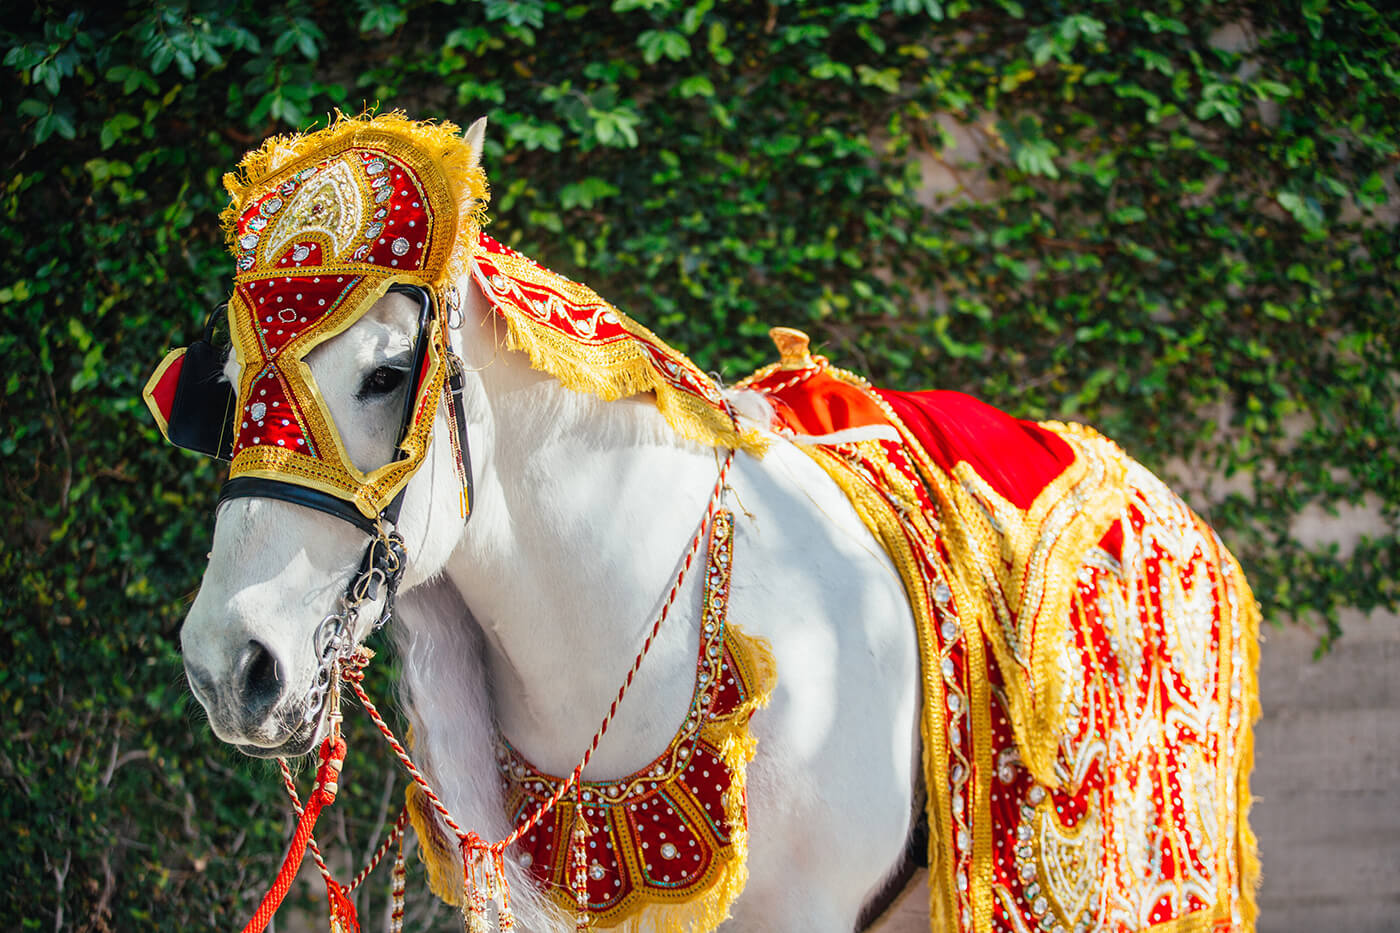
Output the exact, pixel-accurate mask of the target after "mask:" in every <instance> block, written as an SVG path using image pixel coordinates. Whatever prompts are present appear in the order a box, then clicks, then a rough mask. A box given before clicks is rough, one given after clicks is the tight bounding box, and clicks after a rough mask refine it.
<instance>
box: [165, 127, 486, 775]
mask: <svg viewBox="0 0 1400 933" xmlns="http://www.w3.org/2000/svg"><path fill="white" fill-rule="evenodd" d="M483 131H484V121H478V122H477V124H475V125H474V126H473V127H472V128H471V129H470V130H469V131H468V132H467V133H466V134H465V135H464V136H462V135H458V134H457V132H456V128H455V127H452V126H451V125H440V126H430V125H426V124H420V123H413V122H411V121H408V120H405V119H403V118H401V117H398V116H397V115H390V116H389V117H378V118H374V119H364V118H361V119H341V120H340V121H339V122H337V123H336V124H335V125H334V126H332V127H331V128H329V129H327V130H322V131H319V132H317V133H311V134H307V135H306V136H302V137H297V138H294V139H291V140H288V139H274V140H271V141H269V143H267V144H266V145H264V146H263V148H262V149H260V150H258V151H257V152H254V153H252V154H250V155H249V156H248V157H246V158H245V159H244V161H243V163H242V165H241V166H240V168H241V175H239V176H233V175H231V176H227V177H226V178H225V184H226V186H228V187H229V190H230V193H231V195H232V204H231V206H230V208H229V210H228V211H227V212H226V213H225V215H224V221H225V227H226V230H227V231H228V234H229V239H230V243H231V246H232V248H233V252H234V256H235V263H236V268H237V272H236V275H235V288H234V294H233V296H232V298H231V299H230V303H229V311H228V314H229V325H230V331H231V333H232V338H233V352H232V353H231V354H229V357H228V359H227V361H226V363H225V364H224V365H223V367H222V377H223V378H226V379H227V384H226V385H225V386H224V389H223V391H224V392H225V393H227V394H228V395H229V398H230V401H229V405H228V408H229V410H230V411H231V415H230V414H228V413H225V415H224V417H226V418H227V421H226V422H224V424H227V425H228V426H229V427H230V430H229V431H227V432H221V433H222V434H223V435H224V436H223V437H222V438H221V440H220V449H219V451H218V452H220V453H222V454H223V455H225V456H226V457H228V458H230V459H231V461H232V462H231V466H230V479H229V482H228V484H227V485H226V486H225V489H224V493H223V495H222V496H221V499H220V504H219V507H218V510H217V513H216V523H215V529H214V538H213V547H212V549H211V551H210V554H209V564H208V567H207V569H206V570H205V573H204V577H203V582H202V585H201V587H200V590H199V594H198V596H197V597H196V599H195V601H194V604H193V605H192V607H191V608H190V611H189V614H188V616H187V618H186V620H185V624H184V627H183V630H182V633H181V645H182V649H183V654H184V662H185V669H186V674H187V676H188V679H189V683H190V687H191V690H192V692H193V693H194V695H195V697H196V698H197V699H198V700H199V702H200V703H201V704H202V705H203V707H204V709H205V710H206V711H207V713H208V716H209V722H210V725H211V726H212V728H213V731H214V733H215V734H216V735H217V736H218V737H219V738H220V739H222V740H223V741H226V742H229V743H231V744H234V745H236V746H237V747H239V748H240V749H241V750H242V751H244V752H246V753H247V754H250V755H254V756H258V757H274V756H288V755H298V754H302V753H305V752H306V751H308V750H310V749H311V748H313V747H314V746H315V744H316V742H317V741H318V740H319V737H320V736H321V735H322V734H323V733H324V731H325V729H326V726H327V691H326V685H327V679H328V673H329V672H328V667H329V665H330V664H332V663H333V662H334V661H335V660H336V658H337V657H338V656H339V657H344V655H345V652H346V650H347V649H353V647H354V646H355V645H357V644H358V643H359V642H360V641H362V640H363V639H364V638H365V637H366V636H367V634H368V633H369V631H370V629H371V627H372V626H373V625H374V624H375V621H376V620H378V619H380V618H381V616H382V615H383V614H384V612H385V608H386V602H387V601H388V600H389V599H391V598H392V592H393V586H392V585H390V586H385V585H381V584H382V583H383V579H382V576H383V575H382V574H381V575H380V577H378V578H377V577H376V576H375V575H374V572H367V571H369V570H370V568H369V565H370V564H371V563H374V561H375V558H374V555H372V554H371V552H370V550H369V549H368V546H369V545H370V543H371V542H373V541H376V540H378V541H379V542H380V545H381V548H382V546H383V545H384V544H385V543H386V542H387V541H388V540H389V538H388V533H389V532H390V531H392V533H393V541H394V542H395V547H396V548H397V547H401V548H402V552H403V554H402V559H400V558H399V557H398V556H397V555H396V554H395V555H390V557H389V558H388V560H389V562H390V563H391V564H393V565H395V568H398V566H399V565H400V564H401V565H402V566H401V572H402V579H401V583H402V585H403V586H405V587H411V586H413V585H414V584H416V583H418V582H420V581H422V580H424V579H426V578H428V577H430V576H432V575H433V574H434V573H436V572H438V571H439V570H440V569H441V567H442V566H443V564H444V562H445V561H446V560H447V558H448V557H449V555H450V554H451V552H452V549H453V547H454V546H455V544H456V543H457V541H458V540H459V539H460V537H461V533H462V527H463V522H464V520H465V518H466V515H467V512H468V508H469V503H467V502H466V501H465V496H466V491H465V489H464V488H463V486H464V480H465V485H466V486H468V487H469V485H470V470H471V465H470V461H469V459H465V462H464V452H463V451H462V447H464V446H465V445H466V444H467V432H466V431H465V430H463V429H464V428H465V427H466V424H467V422H468V421H470V420H477V419H476V418H475V417H474V416H472V415H468V414H467V413H466V412H465V411H464V408H465V409H472V410H473V411H476V412H479V411H480V405H479V404H477V403H476V400H475V395H476V394H478V393H476V392H475V391H474V390H475V388H476V383H475V381H474V380H473V379H472V378H471V376H470V374H469V373H468V367H467V366H465V365H463V364H462V363H461V359H460V357H459V356H458V354H459V353H462V352H463V350H464V348H463V347H461V346H460V341H459V340H458V339H457V337H456V336H455V335H456V334H458V333H460V331H453V329H452V327H451V326H450V324H451V323H458V322H460V320H461V319H462V317H463V315H464V314H470V313H473V312H474V310H475V309H474V307H470V306H474V305H476V304H478V303H479V302H480V300H481V298H480V295H479V292H477V291H476V290H475V289H474V288H472V287H471V286H470V279H469V276H466V275H465V270H466V263H465V261H464V255H469V250H470V246H471V244H472V243H474V241H475V239H476V237H477V234H478V230H479V218H478V212H479V210H480V208H481V205H482V203H483V202H484V199H485V186H484V178H482V176H481V175H480V169H479V159H480V153H481V141H482V135H483ZM459 284H461V285H464V286H465V287H464V288H463V290H462V291H459V290H458V286H459ZM487 343H488V344H489V343H490V341H487ZM466 350H467V351H468V354H469V358H468V363H469V364H470V363H472V362H473V360H472V359H471V356H470V350H471V348H466ZM488 353H489V348H488ZM193 356H194V354H193V353H191V354H187V355H186V356H185V357H181V356H180V355H179V351H177V353H175V354H172V355H171V357H168V358H167V361H166V363H164V364H162V367H161V369H159V370H158V371H157V373H156V375H155V376H154V377H153V378H152V380H151V384H150V386H149V387H148V391H147V398H148V401H149V402H151V404H152V408H153V410H154V411H156V414H157V420H158V421H160V423H161V425H162V428H163V429H166V430H167V434H168V436H170V437H171V438H172V439H173V440H175V441H176V442H177V443H178V442H179V436H178V433H177V429H178V428H179V427H180V423H179V421H180V419H181V418H183V419H184V420H186V421H188V420H189V419H190V418H192V417H199V416H201V415H202V416H203V417H204V418H206V419H208V418H211V417H218V412H214V413H212V414H211V413H210V412H209V411H205V412H197V413H194V414H191V412H190V411H188V410H186V411H183V412H182V411H181V408H182V405H181V401H182V400H181V398H180V397H179V396H180V395H182V394H183V395H184V396H186V398H188V397H189V396H190V394H191V393H192V392H193V391H194V390H193V389H192V388H191V384H192V383H196V382H198V381H200V380H203V381H204V382H209V381H212V380H214V379H216V378H218V376H217V374H216V373H213V372H203V373H198V372H194V371H193V370H195V369H196V366H195V365H194V364H193V363H192V357H193ZM454 374H455V378H454ZM449 396H452V399H449ZM172 403H173V404H172ZM183 407H184V408H185V409H189V408H190V405H189V404H186V405H184V406H183ZM449 410H450V411H451V412H452V416H449ZM459 412H460V413H461V417H460V418H458V417H457V415H458V413H459ZM481 427H482V426H481V425H480V424H478V425H476V426H475V427H474V428H473V432H474V436H473V439H474V440H480V432H481ZM209 452H214V451H209ZM459 499H461V500H462V508H461V509H460V510H459V509H457V508H446V507H441V505H439V507H436V508H434V507H432V504H433V503H439V504H441V503H448V502H452V503H455V502H457V501H458V500H459ZM399 542H401V543H399ZM385 559H386V558H385V555H384V552H383V551H382V550H381V551H380V552H378V558H377V560H378V561H379V562H380V563H381V564H382V563H383V561H384V560H385ZM355 581H358V590H356V589H355V588H354V586H352V584H354V583H355ZM398 582H400V581H398V580H395V583H398ZM355 603H358V606H353V604H355ZM352 606H353V611H352Z"/></svg>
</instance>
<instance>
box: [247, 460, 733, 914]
mask: <svg viewBox="0 0 1400 933" xmlns="http://www.w3.org/2000/svg"><path fill="white" fill-rule="evenodd" d="M733 462H734V451H733V450H732V449H731V450H728V451H727V452H726V453H725V457H724V460H723V462H722V463H721V465H720V467H719V475H718V476H717V478H716V480H715V485H714V489H713V490H712V492H711V494H710V498H709V500H708V502H707V503H706V506H705V511H704V513H703V514H702V515H701V518H700V522H699V526H698V527H697V528H696V530H695V534H694V535H693V536H692V537H691V540H690V546H689V547H688V548H687V550H686V553H685V557H684V559H683V560H682V562H681V567H680V570H679V571H678V572H677V574H676V578H675V580H674V582H673V583H672V584H671V588H670V590H669V592H668V593H667V595H666V600H665V602H664V603H663V604H662V606H661V610H660V612H659V613H658V614H657V617H656V620H655V622H653V623H652V626H651V629H650V630H649V631H648V633H647V636H646V638H645V640H644V641H643V642H642V646H641V648H640V649H639V650H638V652H637V655H636V657H635V658H634V659H633V661H632V666H631V667H630V668H629V669H628V671H627V675H626V676H625V677H624V678H623V681H622V684H621V685H620V686H619V687H618V690H617V695H616V696H615V697H614V698H613V700H612V703H611V704H610V706H609V707H608V712H607V714H606V715H605V716H604V717H603V720H602V722H601V723H600V724H599V726H598V729H597V731H595V732H594V734H593V738H592V739H591V740H590V741H589V744H588V748H587V749H586V750H585V751H584V753H583V756H582V758H580V760H579V763H578V764H577V765H576V766H575V767H574V769H573V771H571V772H570V774H569V776H568V778H567V779H566V780H564V781H563V782H561V783H560V784H559V786H558V787H557V788H555V790H554V793H553V794H551V795H550V796H549V797H548V798H547V799H545V800H544V801H542V802H541V803H540V804H539V806H537V807H536V808H535V810H534V811H532V812H531V813H530V815H529V816H527V817H526V818H525V819H524V820H522V821H521V822H520V823H519V824H518V825H517V826H516V827H515V829H514V830H513V831H512V832H511V833H510V834H509V835H507V836H506V837H505V838H504V839H501V840H498V841H495V842H486V841H484V840H482V839H481V837H480V836H479V835H478V834H477V833H475V832H472V831H468V830H464V829H463V828H462V827H461V826H460V825H459V824H458V823H457V821H456V820H455V819H454V818H453V816H452V813H451V811H450V810H448V808H447V805H446V804H444V803H443V802H442V799H441V798H440V797H438V795H437V793H436V791H434V790H433V788H432V786H431V785H430V784H429V783H428V779H427V778H426V777H425V776H424V775H423V772H422V771H420V770H419V769H418V767H417V765H415V764H414V762H413V758H412V756H411V755H410V754H409V752H408V750H407V749H406V748H405V747H404V745H403V743H402V742H400V741H399V739H398V738H397V737H396V736H395V734H394V732H393V730H392V729H391V728H390V727H389V725H388V723H386V722H385V721H384V717H383V716H381V715H380V713H379V710H378V708H377V707H376V706H375V705H374V703H373V701H372V700H371V699H370V697H369V696H368V694H367V693H366V692H365V689H364V684H363V681H364V669H365V667H366V666H367V665H368V663H369V661H370V659H371V657H372V656H373V653H372V652H371V651H369V649H368V648H365V647H363V645H361V644H360V643H359V640H358V639H356V638H355V632H354V629H355V620H356V618H357V617H358V615H359V612H360V609H361V608H362V606H363V605H364V604H365V603H369V602H373V601H374V600H375V599H377V598H378V597H379V593H380V590H381V587H382V588H385V589H386V593H385V600H384V607H383V609H382V611H381V612H380V614H379V617H378V618H377V619H376V620H375V622H374V624H373V625H372V626H371V627H370V629H369V631H368V632H367V633H366V637H367V636H368V635H369V634H373V632H375V631H378V630H379V629H380V628H382V627H383V626H384V625H385V624H387V622H388V621H389V619H390V617H391V615H392V612H393V603H394V596H395V595H396V593H397V591H398V586H399V581H400V579H401V577H402V575H403V571H404V567H405V560H404V547H403V539H402V538H401V537H400V536H399V535H398V533H397V531H388V530H387V528H386V525H385V523H384V522H382V521H381V522H379V523H378V524H377V527H376V536H375V537H374V539H373V540H372V541H371V542H370V545H369V547H368V548H367V549H366V551H365V556H364V558H363V559H362V561H361V563H360V569H359V572H358V573H357V574H356V575H355V576H354V578H352V580H351V582H350V585H349V586H348V587H347V589H346V592H345V594H344V595H343V596H342V597H341V598H340V605H339V606H338V608H337V610H336V611H335V612H332V613H331V614H329V615H327V616H326V617H325V618H324V619H323V620H322V621H321V623H320V625H319V626H318V628H317V631H316V638H317V642H318V643H319V644H321V646H322V647H321V658H322V665H321V669H320V670H319V671H318V674H317V679H316V682H315V686H314V687H313V694H312V699H313V701H315V702H313V703H311V704H310V709H312V710H318V709H319V708H320V702H319V701H320V699H321V697H323V696H328V701H329V704H330V708H329V715H328V721H329V725H330V735H328V736H327V737H326V738H325V740H324V741H323V742H322V743H321V747H320V751H319V765H318V767H317V773H316V781H315V784H314V785H313V788H312V791H311V794H310V795H309V796H308V798H307V803H306V805H305V806H304V807H303V806H302V804H301V801H300V799H299V798H298V796H297V792H296V786H295V784H294V783H293V781H292V776H291V770H290V769H289V767H288V766H287V763H286V760H285V759H280V760H279V764H280V767H281V770H282V780H283V786H284V789H285V790H286V791H287V794H288V797H289V798H290V799H291V803H292V809H293V811H294V812H295V813H296V814H297V826H296V831H295V832H294V833H293V835H292V840H291V843H290V844H289V846H288V850H287V854H286V856H285V858H284V859H283V863H282V868H281V870H280V871H279V872H278V874H277V877H276V878H275V879H274V881H273V884H272V887H271V888H270V889H269V890H268V892H267V894H265V895H264V896H263V899H262V902H261V903H260V904H259V906H258V909H257V911H256V912H255V913H254V915H253V917H252V919H251V920H249V921H248V924H247V925H246V926H245V927H244V928H243V933H263V931H264V930H266V929H267V925H268V923H269V922H270V921H271V920H272V917H273V915H274V914H275V913H276V912H277V909H278V907H279V906H280V905H281V903H282V900H283V899H284V898H285V897H286V895H287V892H288V891H289V890H290V889H291V885H292V881H293V879H294V878H295V876H296V874H297V871H298V870H299V868H300V866H301V863H302V861H303V859H304V858H305V856H306V851H307V849H308V848H309V849H310V850H311V854H312V858H313V860H314V861H315V863H316V867H317V869H318V871H319V872H320V873H321V876H322V879H323V880H324V881H325V884H326V893H327V898H328V900H329V909H330V918H331V931H332V933H358V931H359V923H358V920H357V919H356V916H355V908H354V904H353V903H352V902H351V901H350V899H349V893H350V892H351V891H353V890H354V889H355V888H356V887H358V886H359V885H360V883H361V882H363V881H364V880H365V879H366V878H367V877H368V876H369V874H370V872H372V871H373V870H374V868H375V867H376V866H377V865H378V864H379V863H380V862H381V861H382V860H383V858H384V856H385V855H386V854H387V853H388V851H389V849H390V848H392V847H393V846H394V845H395V843H397V844H398V854H397V857H396V858H395V861H394V870H393V886H392V911H391V914H390V933H399V931H401V930H402V926H403V914H404V902H403V898H404V878H405V874H406V872H405V867H404V856H403V837H404V833H405V827H406V826H407V824H408V807H407V806H406V805H405V807H404V808H403V809H402V810H401V811H400V813H399V816H398V818H397V819H396V820H395V821H394V824H393V826H392V827H391V828H390V831H389V834H388V836H387V838H386V839H385V840H384V842H382V843H381V844H380V845H379V846H378V848H377V849H376V850H375V852H374V854H373V855H372V856H371V857H370V859H369V863H368V864H367V865H366V866H365V867H364V868H363V869H362V870H361V871H360V872H359V873H358V874H357V875H356V876H355V877H354V879H352V881H351V882H350V884H349V885H344V886H342V885H341V884H340V883H339V882H337V881H336V880H335V878H334V877H333V876H332V874H331V872H330V868H329V867H328V866H327V865H326V862H325V859H324V858H323V857H322V855H321V851H320V848H319V847H318V846H317V845H316V841H315V838H314V837H313V835H312V832H313V830H314V828H315V824H316V820H317V819H318V817H319V816H320V813H321V811H322V810H323V809H324V808H325V807H327V806H329V805H330V804H331V803H332V802H334V800H335V796H336V793H337V790H338V782H339V775H340V770H341V768H342V767H343V766H344V762H345V755H346V751H347V748H346V743H345V740H344V738H343V737H342V736H341V729H340V725H341V720H342V716H341V711H340V689H341V685H342V682H344V683H348V684H349V685H350V689H351V690H352V691H354V693H355V696H356V697H357V698H358V699H359V701H360V704H361V706H363V707H364V709H365V712H366V713H368V714H369V717H370V719H371V720H372V721H373V722H374V724H375V726H377V727H378V729H379V731H380V733H381V734H382V735H383V736H384V739H385V741H386V742H387V743H388V744H389V747H390V748H391V749H393V751H394V754H395V756H396V757H397V758H398V759H399V762H400V763H401V764H402V765H403V767H404V770H406V771H407V772H408V774H409V777H410V778H412V780H413V781H414V783H415V784H417V785H418V787H419V789H420V790H421V791H422V793H423V795H424V797H425V798H426V799H427V800H428V801H429V802H430V803H431V804H432V806H433V809H434V810H435V811H436V812H437V814H438V815H439V816H440V817H441V818H442V821H443V822H444V823H445V824H446V825H447V827H448V828H449V829H451V830H452V832H453V834H454V835H455V836H456V837H457V842H458V846H459V848H460V849H461V852H462V894H463V896H462V912H463V918H464V920H465V923H466V929H467V931H468V933H487V931H489V929H490V927H489V919H488V915H489V906H488V905H489V904H490V903H492V902H494V903H495V904H496V908H497V923H498V925H499V929H500V930H501V931H502V933H510V931H511V930H513V929H514V928H515V917H514V914H513V912H512V910H511V906H510V886H509V883H508V882H507V880H506V874H505V851H506V849H507V848H509V847H510V846H512V845H514V844H515V843H516V842H518V841H519V840H520V838H521V837H522V836H524V835H525V834H526V833H528V832H529V831H530V830H531V829H533V828H534V827H535V826H536V825H537V824H538V823H539V822H540V820H542V819H543V818H544V817H545V815H546V814H547V813H548V812H549V811H550V810H551V809H552V808H553V807H554V805H555V804H556V803H558V802H559V801H560V800H562V799H563V798H564V796H565V795H566V794H568V793H569V792H570V791H574V792H577V791H578V790H579V789H580V787H581V785H580V781H581V778H582V775H583V771H584V769H585V768H586V767H588V763H589V761H590V760H592V757H593V753H594V752H595V751H597V749H598V745H599V743H600V742H601V741H602V739H603V736H604V735H606V734H607V731H608V728H609V727H610V726H611V725H612V722H613V719H614V717H615V716H616V715H617V710H618V707H619V706H620V705H621V703H622V700H623V698H624V697H625V696H626V695H627V691H628V690H629V689H630V688H631V686H632V683H633V680H634V678H635V677H636V674H637V671H638V670H639V669H640V668H641V666H642V662H643V661H644V660H645V659H646V656H647V654H648V653H649V652H650V651H651V647H652V644H653V643H654V641H655V640H656V636H657V634H658V633H659V632H660V630H661V626H662V624H663V623H664V622H665V621H666V618H667V616H668V615H669V614H670V611H671V607H672V606H673V605H674V604H675V601H676V597H677V596H678V595H679V593H680V589H681V585H682V584H683V583H684V581H685V578H686V574H687V573H688V572H689V570H690V566H691V564H692V563H693V562H694V559H695V555H696V553H697V552H698V551H699V550H700V545H701V544H702V543H703V541H704V539H705V532H706V530H707V529H708V528H709V527H710V525H711V523H712V521H713V519H714V516H715V513H716V512H717V511H718V509H719V507H720V504H721V500H722V498H723V494H724V490H725V488H726V485H727V477H728V475H729V468H730V465H731V464H732V463H733ZM313 718H314V716H313ZM586 844H587V842H586V830H585V831H584V832H579V831H577V830H576V831H575V832H574V834H573V836H572V838H571V842H570V845H571V846H572V847H573V850H574V851H573V856H574V861H575V862H576V863H577V865H576V867H577V868H578V869H579V870H577V871H575V872H573V873H572V876H571V878H570V884H571V887H572V888H573V892H574V895H575V897H576V899H577V901H578V904H579V910H578V915H577V919H576V929H577V930H580V931H581V930H586V929H587V928H588V925H589V919H588V916H587V913H586V911H585V909H584V907H585V905H586V903H587V890H586V884H587V879H586V875H585V874H584V871H583V870H582V867H581V866H582V859H583V852H584V847H585V846H586Z"/></svg>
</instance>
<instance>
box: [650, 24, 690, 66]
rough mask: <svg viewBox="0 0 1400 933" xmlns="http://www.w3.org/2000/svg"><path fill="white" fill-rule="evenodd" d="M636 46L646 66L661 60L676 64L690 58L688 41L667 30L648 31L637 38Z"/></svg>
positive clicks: (678, 34)
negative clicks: (665, 59) (668, 60)
mask: <svg viewBox="0 0 1400 933" xmlns="http://www.w3.org/2000/svg"><path fill="white" fill-rule="evenodd" d="M637 46H638V47H639V48H640V49H641V50H642V60H643V61H645V62H646V63H647V64H648V65H655V64H656V63H657V62H659V61H661V59H662V58H668V59H670V60H671V61H673V62H678V61H682V60H683V59H685V58H688V57H689V56H690V40H689V39H687V38H686V37H685V36H683V35H681V34H680V33H678V32H672V31H671V30H669V29H648V30H647V31H646V32H644V33H642V34H641V35H640V36H638V37H637Z"/></svg>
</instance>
